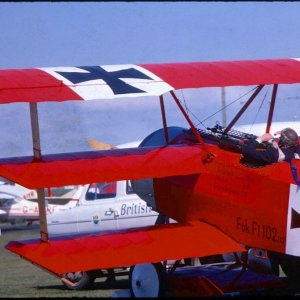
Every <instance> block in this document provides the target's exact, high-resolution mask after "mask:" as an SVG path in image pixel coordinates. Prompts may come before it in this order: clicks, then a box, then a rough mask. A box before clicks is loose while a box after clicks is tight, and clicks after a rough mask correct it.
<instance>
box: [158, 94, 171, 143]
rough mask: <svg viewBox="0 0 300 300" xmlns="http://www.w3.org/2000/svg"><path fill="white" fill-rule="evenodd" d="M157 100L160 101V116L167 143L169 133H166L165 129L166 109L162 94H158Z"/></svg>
mask: <svg viewBox="0 0 300 300" xmlns="http://www.w3.org/2000/svg"><path fill="white" fill-rule="evenodd" d="M159 101H160V109H161V116H162V121H163V126H164V135H165V140H166V144H169V134H168V130H167V118H166V111H165V105H164V98H163V96H162V95H161V96H159Z"/></svg>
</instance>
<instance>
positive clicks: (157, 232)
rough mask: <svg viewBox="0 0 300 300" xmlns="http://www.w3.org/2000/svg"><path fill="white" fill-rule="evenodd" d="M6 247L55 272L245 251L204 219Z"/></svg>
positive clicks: (10, 243)
mask: <svg viewBox="0 0 300 300" xmlns="http://www.w3.org/2000/svg"><path fill="white" fill-rule="evenodd" d="M216 241H217V242H216ZM6 248H7V249H8V250H10V251H12V252H14V253H16V254H18V255H20V256H21V257H23V258H25V259H27V260H29V261H31V262H33V263H34V264H37V265H39V266H41V267H43V268H44V269H46V270H48V271H50V272H53V273H55V274H63V273H67V272H76V271H89V270H95V269H107V268H113V267H122V266H131V265H135V264H138V263H145V262H148V263H149V262H153V263H155V262H159V261H164V260H177V259H182V258H187V257H201V256H208V255H213V254H220V253H229V252H236V251H244V250H245V249H244V248H243V247H241V246H240V245H239V244H237V243H236V242H235V241H233V240H232V239H231V238H229V237H228V236H227V235H225V234H224V233H222V232H221V231H219V230H218V229H216V228H215V227H213V226H211V225H209V224H206V223H202V222H193V223H190V224H179V223H177V224H168V225H158V226H154V227H150V228H142V229H135V230H131V231H129V232H125V233H124V232H123V233H115V234H110V235H102V236H97V235H92V236H82V237H77V238H76V237H73V238H64V239H62V238H56V239H55V238H54V239H52V240H51V241H49V242H47V243H45V242H41V240H40V239H34V240H28V241H13V242H9V243H8V244H7V245H6Z"/></svg>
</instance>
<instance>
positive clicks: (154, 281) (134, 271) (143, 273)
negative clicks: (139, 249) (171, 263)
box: [129, 263, 167, 298]
mask: <svg viewBox="0 0 300 300" xmlns="http://www.w3.org/2000/svg"><path fill="white" fill-rule="evenodd" d="M129 282H130V293H131V296H132V297H135V298H139V297H165V295H166V290H167V289H166V269H165V267H164V266H163V265H162V264H161V263H155V264H151V263H146V264H138V265H135V266H132V267H131V268H130V272H129Z"/></svg>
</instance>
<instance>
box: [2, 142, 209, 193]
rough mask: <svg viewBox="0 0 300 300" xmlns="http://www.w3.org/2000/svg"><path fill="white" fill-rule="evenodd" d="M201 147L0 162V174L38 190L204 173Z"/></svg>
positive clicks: (180, 146) (91, 153)
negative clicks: (90, 183)
mask: <svg viewBox="0 0 300 300" xmlns="http://www.w3.org/2000/svg"><path fill="white" fill-rule="evenodd" d="M204 155H205V151H203V148H202V146H201V145H189V146H187V145H173V146H167V147H161V148H155V147H147V148H132V149H116V150H105V151H92V152H91V151H89V152H78V153H66V154H54V155H44V156H43V160H42V161H35V162H32V157H23V158H11V159H0V174H1V176H2V177H5V178H7V179H9V180H11V181H13V182H16V183H18V184H20V185H22V186H25V187H28V188H31V189H37V188H44V187H51V186H65V185H73V184H85V183H89V182H103V181H107V182H109V181H116V180H124V179H143V178H159V177H164V176H171V175H172V176H175V175H187V174H194V173H200V172H205V170H204V166H203V163H202V159H203V157H204Z"/></svg>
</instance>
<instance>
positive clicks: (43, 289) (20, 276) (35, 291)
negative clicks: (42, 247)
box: [0, 224, 128, 298]
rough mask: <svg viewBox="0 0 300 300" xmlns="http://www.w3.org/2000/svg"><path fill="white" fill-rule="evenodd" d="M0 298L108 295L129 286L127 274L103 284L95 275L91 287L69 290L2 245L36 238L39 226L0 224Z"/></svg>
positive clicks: (51, 276)
mask: <svg viewBox="0 0 300 300" xmlns="http://www.w3.org/2000/svg"><path fill="white" fill-rule="evenodd" d="M0 228H1V231H2V234H1V236H0V265H1V272H0V297H1V298H23V297H24V298H40V297H53V298H57V297H59V298H60V297H88V298H92V297H98V298H99V297H100V298H101V297H105V298H107V297H111V295H112V293H113V292H114V291H115V290H119V289H122V288H128V280H127V278H126V277H119V278H117V280H116V282H114V283H109V284H108V283H105V282H104V280H105V279H103V278H98V279H97V280H96V282H95V285H94V287H93V288H92V289H90V290H82V291H72V290H69V289H67V288H66V287H65V286H64V285H63V284H62V283H61V281H60V280H59V279H58V278H57V277H55V276H53V275H51V274H50V273H48V272H46V271H44V270H42V269H40V268H38V267H37V266H35V265H32V264H31V263H30V262H28V261H25V260H23V259H21V258H20V257H19V256H17V255H16V254H14V253H12V252H10V251H8V250H6V249H5V248H4V246H5V244H6V243H7V242H8V241H12V240H21V239H27V238H32V237H39V227H38V225H37V224H36V225H35V224H33V225H32V226H31V227H28V226H27V225H10V224H0Z"/></svg>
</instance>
